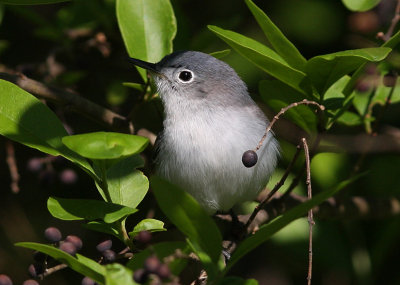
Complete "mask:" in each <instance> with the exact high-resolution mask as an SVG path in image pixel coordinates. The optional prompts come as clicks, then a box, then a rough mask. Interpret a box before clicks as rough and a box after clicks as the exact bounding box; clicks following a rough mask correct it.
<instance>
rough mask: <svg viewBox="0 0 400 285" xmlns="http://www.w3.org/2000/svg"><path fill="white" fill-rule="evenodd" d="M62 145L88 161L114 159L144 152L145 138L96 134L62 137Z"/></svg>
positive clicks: (146, 142)
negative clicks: (88, 159)
mask: <svg viewBox="0 0 400 285" xmlns="http://www.w3.org/2000/svg"><path fill="white" fill-rule="evenodd" d="M62 142H63V144H65V145H66V146H67V147H68V148H70V149H71V150H73V151H75V152H76V153H78V154H80V155H81V156H83V157H87V158H90V159H115V158H119V157H123V156H129V155H132V154H135V153H139V152H141V151H142V150H144V149H145V148H146V146H147V144H148V142H149V140H148V139H147V138H144V137H141V136H134V135H128V134H121V133H112V132H96V133H87V134H81V135H74V136H68V137H64V138H63V139H62Z"/></svg>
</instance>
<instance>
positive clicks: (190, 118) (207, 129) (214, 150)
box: [131, 51, 278, 214]
mask: <svg viewBox="0 0 400 285" xmlns="http://www.w3.org/2000/svg"><path fill="white" fill-rule="evenodd" d="M131 60H132V62H133V63H134V64H135V65H137V66H139V67H142V68H144V69H147V70H148V71H150V73H151V75H152V77H153V78H154V81H155V84H156V86H157V90H158V92H159V95H160V97H161V100H162V102H163V105H164V109H165V119H164V130H163V132H162V133H161V134H160V135H159V137H158V141H157V143H156V147H157V152H158V154H157V158H156V164H157V173H158V175H160V176H162V177H164V178H166V179H167V180H169V181H170V182H172V183H173V184H175V185H178V186H180V187H181V188H182V189H185V190H186V191H187V192H189V193H190V194H191V195H192V196H193V197H194V198H195V199H196V200H197V201H198V202H199V203H200V205H202V206H203V207H204V209H205V210H206V211H207V212H208V213H210V214H211V213H214V212H215V211H217V210H222V211H227V210H229V209H231V208H232V207H233V206H234V205H235V204H236V203H239V202H243V201H248V200H251V199H254V198H255V197H256V195H257V194H258V193H259V192H260V191H261V190H262V189H263V187H265V186H266V183H267V182H268V180H269V177H270V176H271V173H272V172H273V170H274V168H275V166H276V162H277V156H278V143H277V141H276V140H275V139H274V137H273V135H272V134H271V133H270V134H269V135H268V137H267V139H266V140H265V141H264V144H263V146H262V147H261V148H260V149H259V151H258V162H257V163H256V164H255V166H254V167H252V168H247V167H245V166H244V165H243V163H242V155H243V153H244V152H245V151H246V150H249V149H252V148H254V147H255V146H257V144H258V142H259V141H260V139H261V137H262V136H263V134H264V132H265V129H266V127H267V125H268V120H267V118H266V117H265V115H264V114H263V112H262V111H261V110H260V108H259V107H258V106H257V105H256V103H255V102H254V101H253V100H252V99H251V97H250V96H249V94H248V92H247V87H246V85H245V83H244V82H243V81H242V80H241V79H240V78H239V76H238V75H237V74H236V72H235V71H234V70H233V69H232V68H231V67H230V66H229V65H228V64H226V63H224V62H222V61H220V60H218V59H216V58H214V57H213V56H211V55H208V54H204V53H201V52H196V51H181V52H175V53H172V54H170V55H167V56H166V57H164V58H163V59H162V60H161V61H160V62H158V63H155V64H154V63H149V62H145V61H141V60H138V59H133V58H132V59H131Z"/></svg>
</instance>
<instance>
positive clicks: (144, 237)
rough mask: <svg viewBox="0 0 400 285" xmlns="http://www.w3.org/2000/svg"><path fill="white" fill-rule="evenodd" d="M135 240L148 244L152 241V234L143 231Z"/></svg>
mask: <svg viewBox="0 0 400 285" xmlns="http://www.w3.org/2000/svg"><path fill="white" fill-rule="evenodd" d="M135 239H136V240H137V241H138V242H141V243H143V244H148V243H149V242H150V241H151V232H149V231H141V232H139V233H138V234H137V236H135Z"/></svg>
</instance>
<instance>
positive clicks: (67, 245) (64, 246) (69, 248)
mask: <svg viewBox="0 0 400 285" xmlns="http://www.w3.org/2000/svg"><path fill="white" fill-rule="evenodd" d="M60 249H61V250H62V251H64V252H66V253H68V254H71V255H75V253H76V252H77V249H76V246H75V245H74V244H73V243H72V242H69V241H64V242H62V243H61V244H60Z"/></svg>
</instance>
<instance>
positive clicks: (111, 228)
mask: <svg viewBox="0 0 400 285" xmlns="http://www.w3.org/2000/svg"><path fill="white" fill-rule="evenodd" d="M82 226H83V227H84V228H86V229H89V230H92V231H96V232H100V233H105V234H109V235H113V236H115V237H117V238H120V233H119V227H117V226H116V225H115V224H114V223H112V224H107V223H105V222H101V221H91V222H88V223H87V224H83V225H82Z"/></svg>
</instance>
